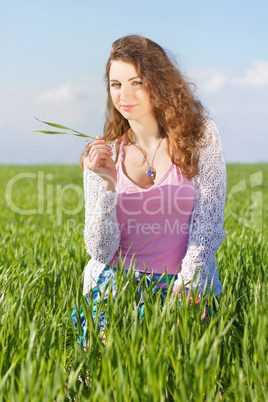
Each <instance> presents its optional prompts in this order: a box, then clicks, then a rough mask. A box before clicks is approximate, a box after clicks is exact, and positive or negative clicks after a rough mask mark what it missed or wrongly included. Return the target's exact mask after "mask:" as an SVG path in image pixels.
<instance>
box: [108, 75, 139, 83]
mask: <svg viewBox="0 0 268 402" xmlns="http://www.w3.org/2000/svg"><path fill="white" fill-rule="evenodd" d="M136 78H138V79H140V77H138V76H137V77H132V78H130V79H129V80H128V81H132V80H135V79H136ZM111 81H116V82H119V81H118V80H110V82H111Z"/></svg>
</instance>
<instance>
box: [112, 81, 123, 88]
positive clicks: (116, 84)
mask: <svg viewBox="0 0 268 402" xmlns="http://www.w3.org/2000/svg"><path fill="white" fill-rule="evenodd" d="M110 86H111V87H113V88H119V87H120V86H121V84H120V82H112V83H111V85H110Z"/></svg>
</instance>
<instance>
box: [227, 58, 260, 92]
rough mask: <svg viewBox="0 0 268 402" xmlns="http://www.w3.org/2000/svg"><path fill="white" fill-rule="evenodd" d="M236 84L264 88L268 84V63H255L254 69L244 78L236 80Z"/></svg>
mask: <svg viewBox="0 0 268 402" xmlns="http://www.w3.org/2000/svg"><path fill="white" fill-rule="evenodd" d="M232 82H233V83H234V84H242V85H251V86H263V85H267V84H268V62H267V61H262V60H255V61H254V68H251V69H248V70H247V71H246V74H245V76H244V77H241V78H234V79H233V80H232Z"/></svg>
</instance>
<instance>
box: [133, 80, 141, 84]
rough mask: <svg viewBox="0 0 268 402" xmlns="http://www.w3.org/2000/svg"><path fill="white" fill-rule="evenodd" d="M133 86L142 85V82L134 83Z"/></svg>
mask: <svg viewBox="0 0 268 402" xmlns="http://www.w3.org/2000/svg"><path fill="white" fill-rule="evenodd" d="M133 84H134V85H142V82H141V81H133Z"/></svg>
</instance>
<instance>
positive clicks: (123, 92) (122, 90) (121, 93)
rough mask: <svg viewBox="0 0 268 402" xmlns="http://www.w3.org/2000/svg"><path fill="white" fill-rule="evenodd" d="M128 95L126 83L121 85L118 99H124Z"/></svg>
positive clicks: (128, 90)
mask: <svg viewBox="0 0 268 402" xmlns="http://www.w3.org/2000/svg"><path fill="white" fill-rule="evenodd" d="M129 95H130V89H129V88H128V87H127V86H126V85H122V86H121V92H120V100H122V101H125V100H126V99H128V97H129Z"/></svg>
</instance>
